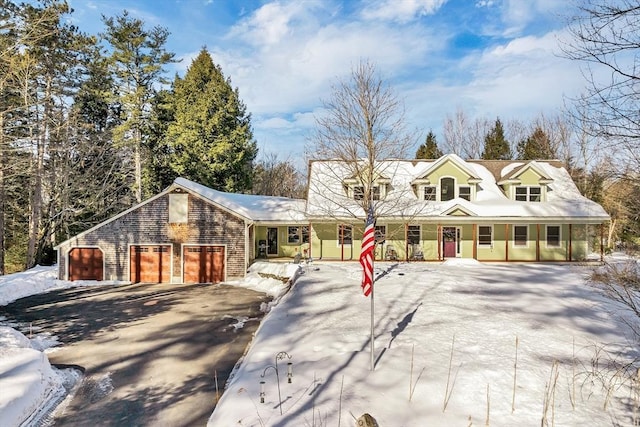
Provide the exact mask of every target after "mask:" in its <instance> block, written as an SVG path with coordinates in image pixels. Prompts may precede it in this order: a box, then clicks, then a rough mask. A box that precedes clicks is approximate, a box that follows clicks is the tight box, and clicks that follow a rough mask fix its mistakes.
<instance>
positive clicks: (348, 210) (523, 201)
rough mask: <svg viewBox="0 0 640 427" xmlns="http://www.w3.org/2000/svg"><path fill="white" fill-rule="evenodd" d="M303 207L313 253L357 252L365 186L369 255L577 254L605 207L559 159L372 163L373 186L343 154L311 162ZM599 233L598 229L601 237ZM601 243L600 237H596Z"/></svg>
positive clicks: (518, 257) (592, 236)
mask: <svg viewBox="0 0 640 427" xmlns="http://www.w3.org/2000/svg"><path fill="white" fill-rule="evenodd" d="M309 167H310V171H309V194H308V200H307V207H306V211H305V212H306V216H307V219H308V220H309V222H310V224H311V229H312V233H311V253H313V256H314V257H316V258H323V259H340V260H349V259H358V256H359V247H360V243H361V240H360V239H361V238H362V231H363V227H364V217H365V213H364V211H363V209H362V207H361V200H362V198H363V192H364V191H371V193H372V194H371V198H372V199H373V204H374V206H375V212H376V240H377V242H378V244H377V245H376V259H378V260H383V259H399V260H430V261H438V260H444V259H445V258H451V257H459V258H473V259H477V260H479V261H578V260H583V259H585V258H586V257H587V255H588V254H589V252H590V246H589V243H590V242H593V241H597V239H598V238H601V229H602V225H603V224H604V223H605V222H606V221H609V216H608V214H607V213H606V212H605V211H604V209H603V208H602V207H601V206H600V205H598V204H597V203H595V202H593V201H591V200H589V199H587V198H585V197H583V196H582V195H581V194H580V192H579V190H578V189H577V187H576V186H575V184H574V182H573V180H572V179H571V177H570V176H569V174H568V172H567V171H566V170H565V169H564V167H562V164H561V163H560V162H558V161H512V160H509V161H491V160H489V161H483V160H471V161H465V160H463V159H461V158H460V157H458V156H456V155H455V154H449V155H446V156H443V157H441V158H439V159H435V160H388V161H380V162H376V164H375V171H373V172H371V173H368V172H367V171H364V175H367V176H370V177H371V178H372V179H371V180H372V185H371V188H370V189H369V190H365V187H366V184H365V183H363V182H362V181H361V180H359V178H358V175H359V176H362V175H363V173H362V172H363V169H362V167H360V169H359V170H360V172H361V173H360V174H356V175H353V170H354V169H357V168H354V167H350V165H348V164H346V163H345V162H341V161H335V160H326V161H312V162H311V163H310V166H309ZM599 236H600V237H599ZM601 246H602V245H601Z"/></svg>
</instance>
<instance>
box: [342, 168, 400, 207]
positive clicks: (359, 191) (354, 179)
mask: <svg viewBox="0 0 640 427" xmlns="http://www.w3.org/2000/svg"><path fill="white" fill-rule="evenodd" d="M368 175H369V173H368V171H366V170H365V171H363V172H361V173H359V174H356V175H352V176H351V177H348V178H345V179H344V180H342V186H343V189H344V191H345V194H346V196H347V197H348V198H349V199H352V200H364V199H365V198H366V197H365V195H366V193H367V192H368V191H371V195H372V198H373V200H382V199H384V198H385V197H386V196H387V192H388V191H389V187H390V185H391V179H389V178H387V177H386V176H384V175H382V174H380V173H376V172H375V171H374V172H373V174H372V175H373V180H372V183H371V185H369V184H368V183H367V182H366V179H365V177H367V176H368Z"/></svg>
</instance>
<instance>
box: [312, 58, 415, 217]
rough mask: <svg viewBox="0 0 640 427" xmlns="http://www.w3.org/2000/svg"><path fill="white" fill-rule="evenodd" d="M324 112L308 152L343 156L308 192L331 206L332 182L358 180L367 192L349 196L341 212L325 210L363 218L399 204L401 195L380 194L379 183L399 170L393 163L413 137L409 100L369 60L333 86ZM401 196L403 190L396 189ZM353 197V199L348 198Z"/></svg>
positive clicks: (405, 152)
mask: <svg viewBox="0 0 640 427" xmlns="http://www.w3.org/2000/svg"><path fill="white" fill-rule="evenodd" d="M323 105H324V110H325V114H324V115H323V116H321V117H317V118H316V129H315V132H314V133H313V134H312V136H311V138H310V140H311V147H310V153H309V157H310V159H311V160H320V159H322V160H326V159H331V160H338V162H337V163H336V166H335V167H333V168H326V169H325V171H324V172H325V173H327V174H330V175H331V176H327V179H316V180H312V183H311V185H316V186H317V188H310V189H309V192H310V193H312V192H313V193H314V194H316V195H319V196H320V197H323V198H325V200H326V201H327V202H328V203H327V206H331V205H333V204H334V203H336V200H337V197H336V196H340V197H344V196H345V194H339V195H337V194H336V189H335V188H334V187H331V186H330V185H329V182H336V181H335V180H339V181H340V182H342V181H343V180H344V179H345V178H349V179H351V180H353V181H354V182H355V183H356V184H357V185H358V186H359V187H361V188H362V197H357V198H355V199H354V198H353V197H352V198H350V199H349V198H348V197H345V198H344V199H345V203H343V205H342V206H341V207H342V208H343V209H342V213H338V212H336V211H335V210H332V209H329V208H327V212H326V214H328V215H331V216H332V217H334V218H335V217H337V216H340V215H342V214H343V213H345V212H346V214H347V215H348V216H350V217H353V218H362V216H363V214H364V213H366V212H368V211H369V208H370V207H371V208H373V210H374V212H375V214H376V216H378V215H383V214H388V213H389V212H390V211H391V210H394V209H396V208H397V205H396V203H398V201H399V198H391V197H387V198H384V200H382V199H380V198H378V197H376V195H375V191H376V189H375V188H374V187H376V186H377V184H376V182H379V181H380V179H383V178H385V177H386V178H389V177H391V176H393V175H394V174H395V172H396V171H395V170H393V168H394V167H397V166H396V164H395V163H394V162H385V161H384V160H388V159H403V158H407V156H408V153H409V150H410V149H411V148H412V147H413V146H414V143H415V141H414V139H413V137H412V135H411V134H409V133H408V132H407V131H406V126H405V119H404V105H403V103H402V101H401V100H400V99H399V98H398V97H397V95H396V94H395V93H394V91H393V90H392V89H391V88H390V87H389V86H388V85H387V84H385V83H384V81H383V80H382V79H381V78H380V77H379V75H378V73H377V71H376V68H375V66H374V64H372V63H371V62H369V61H367V60H364V61H361V62H360V63H358V64H357V65H356V66H355V67H354V68H353V69H352V70H351V75H350V78H349V79H348V80H341V81H339V82H338V83H336V84H335V85H334V86H333V87H332V95H331V97H330V98H329V99H328V100H325V101H323ZM396 196H399V191H398V192H396ZM347 200H348V202H347Z"/></svg>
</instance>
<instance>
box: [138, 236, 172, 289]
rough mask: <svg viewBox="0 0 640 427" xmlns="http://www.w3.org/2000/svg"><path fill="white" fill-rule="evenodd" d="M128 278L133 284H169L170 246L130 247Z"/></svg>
mask: <svg viewBox="0 0 640 427" xmlns="http://www.w3.org/2000/svg"><path fill="white" fill-rule="evenodd" d="M129 255H130V266H129V272H130V273H129V276H130V279H129V280H131V282H133V283H171V245H132V246H131V249H130V251H129Z"/></svg>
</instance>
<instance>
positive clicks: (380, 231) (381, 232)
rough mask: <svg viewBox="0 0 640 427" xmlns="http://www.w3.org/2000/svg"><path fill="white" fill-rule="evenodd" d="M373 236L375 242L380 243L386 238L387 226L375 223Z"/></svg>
mask: <svg viewBox="0 0 640 427" xmlns="http://www.w3.org/2000/svg"><path fill="white" fill-rule="evenodd" d="M375 237H376V243H382V242H384V241H385V240H387V226H386V225H376V230H375Z"/></svg>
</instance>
